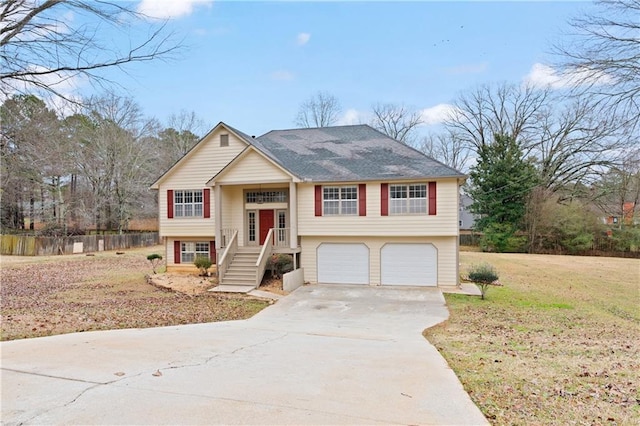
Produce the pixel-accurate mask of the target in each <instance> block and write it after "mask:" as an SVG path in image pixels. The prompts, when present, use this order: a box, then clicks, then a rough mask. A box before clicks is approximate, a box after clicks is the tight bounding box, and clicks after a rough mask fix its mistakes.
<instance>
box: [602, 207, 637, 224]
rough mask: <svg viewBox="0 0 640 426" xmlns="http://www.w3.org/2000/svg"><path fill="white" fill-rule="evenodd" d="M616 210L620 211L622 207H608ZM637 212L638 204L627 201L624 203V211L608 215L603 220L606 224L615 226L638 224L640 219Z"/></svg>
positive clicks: (610, 209)
mask: <svg viewBox="0 0 640 426" xmlns="http://www.w3.org/2000/svg"><path fill="white" fill-rule="evenodd" d="M615 210H618V211H620V208H619V207H618V208H617V209H616V208H615V207H612V208H609V209H608V211H615ZM635 212H636V204H635V203H634V202H625V203H623V204H622V211H621V212H620V213H621V214H618V215H610V216H607V217H605V218H604V219H603V222H604V223H605V224H606V225H614V226H620V225H637V224H638V223H640V220H639V219H638V217H637V215H636V213H635Z"/></svg>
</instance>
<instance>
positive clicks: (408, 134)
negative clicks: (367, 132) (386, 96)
mask: <svg viewBox="0 0 640 426" xmlns="http://www.w3.org/2000/svg"><path fill="white" fill-rule="evenodd" d="M371 109H372V113H373V119H372V120H371V126H372V127H373V128H375V129H377V130H379V131H381V132H382V133H384V134H385V135H387V136H389V137H391V138H393V139H395V140H398V141H400V142H404V143H405V144H408V145H411V144H413V143H414V142H415V130H416V127H418V126H419V125H421V124H422V123H423V122H424V121H423V120H422V114H420V112H419V111H410V110H409V108H408V107H406V106H405V105H401V104H400V105H399V104H392V103H386V104H380V103H378V104H375V105H373V106H372V107H371Z"/></svg>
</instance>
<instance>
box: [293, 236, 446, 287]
mask: <svg viewBox="0 0 640 426" xmlns="http://www.w3.org/2000/svg"><path fill="white" fill-rule="evenodd" d="M301 240H302V241H301V249H302V255H301V259H300V266H301V267H302V268H304V280H305V281H309V282H310V283H312V284H317V282H318V269H317V267H318V261H317V258H316V256H317V249H318V246H319V245H320V244H322V243H364V244H366V246H367V247H368V248H369V256H370V258H369V279H370V284H371V285H380V276H381V266H380V255H381V250H382V247H383V246H384V245H385V244H387V243H412V244H415V243H430V244H433V245H434V246H435V248H436V249H437V250H438V285H440V286H446V285H457V284H458V261H457V259H458V254H457V245H456V241H457V237H419V238H407V237H386V238H372V237H318V236H313V237H308V236H304V237H302V238H301Z"/></svg>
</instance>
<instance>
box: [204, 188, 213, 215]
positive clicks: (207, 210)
mask: <svg viewBox="0 0 640 426" xmlns="http://www.w3.org/2000/svg"><path fill="white" fill-rule="evenodd" d="M202 203H203V204H204V206H203V209H202V210H203V213H204V218H205V219H209V218H210V217H211V190H210V189H209V188H206V189H203V190H202Z"/></svg>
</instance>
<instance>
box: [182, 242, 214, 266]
mask: <svg viewBox="0 0 640 426" xmlns="http://www.w3.org/2000/svg"><path fill="white" fill-rule="evenodd" d="M196 257H206V258H208V259H211V258H210V257H209V242H208V241H194V242H190V241H183V242H182V243H181V247H180V263H193V261H194V260H196Z"/></svg>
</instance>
